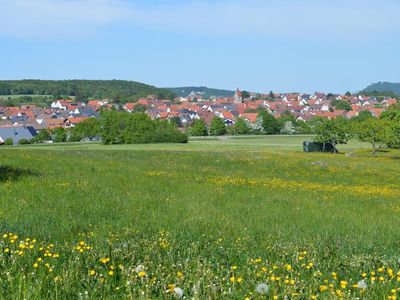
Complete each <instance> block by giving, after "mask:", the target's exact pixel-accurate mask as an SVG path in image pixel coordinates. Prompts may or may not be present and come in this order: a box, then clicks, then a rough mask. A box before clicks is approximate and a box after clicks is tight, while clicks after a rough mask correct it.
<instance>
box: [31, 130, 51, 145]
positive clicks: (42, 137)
mask: <svg viewBox="0 0 400 300" xmlns="http://www.w3.org/2000/svg"><path fill="white" fill-rule="evenodd" d="M44 141H51V135H50V132H49V131H48V130H47V129H43V130H40V131H39V132H38V134H37V136H35V137H34V138H33V139H32V142H33V143H43V142H44Z"/></svg>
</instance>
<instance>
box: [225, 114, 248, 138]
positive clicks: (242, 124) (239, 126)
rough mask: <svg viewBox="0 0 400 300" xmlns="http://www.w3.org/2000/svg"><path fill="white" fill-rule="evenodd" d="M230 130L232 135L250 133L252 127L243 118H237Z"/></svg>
mask: <svg viewBox="0 0 400 300" xmlns="http://www.w3.org/2000/svg"><path fill="white" fill-rule="evenodd" d="M229 132H230V134H232V135H242V134H249V133H250V127H249V126H248V125H247V122H246V121H245V120H244V119H243V118H237V120H236V123H235V124H234V125H232V126H231V127H230V128H229Z"/></svg>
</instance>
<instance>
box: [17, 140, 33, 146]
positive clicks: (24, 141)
mask: <svg viewBox="0 0 400 300" xmlns="http://www.w3.org/2000/svg"><path fill="white" fill-rule="evenodd" d="M30 143H31V142H30V141H29V140H27V139H20V140H19V141H18V144H19V145H29V144H30Z"/></svg>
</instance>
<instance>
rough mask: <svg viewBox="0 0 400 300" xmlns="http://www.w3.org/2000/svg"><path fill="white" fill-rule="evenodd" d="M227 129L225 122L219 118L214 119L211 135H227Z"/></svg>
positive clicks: (211, 125)
mask: <svg viewBox="0 0 400 300" xmlns="http://www.w3.org/2000/svg"><path fill="white" fill-rule="evenodd" d="M226 132H227V129H226V126H225V123H224V120H223V119H221V118H219V117H214V118H213V119H212V121H211V124H210V135H214V136H219V135H224V134H226Z"/></svg>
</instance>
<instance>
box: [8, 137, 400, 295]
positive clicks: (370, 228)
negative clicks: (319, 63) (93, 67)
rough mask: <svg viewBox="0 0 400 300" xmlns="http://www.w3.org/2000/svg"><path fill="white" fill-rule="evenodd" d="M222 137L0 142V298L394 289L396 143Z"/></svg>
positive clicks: (398, 248)
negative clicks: (176, 141)
mask: <svg viewBox="0 0 400 300" xmlns="http://www.w3.org/2000/svg"><path fill="white" fill-rule="evenodd" d="M260 139H262V138H260ZM220 143H222V144H221V146H222V147H221V149H220V150H218V148H217V147H215V142H213V143H212V146H210V147H209V148H208V146H207V141H197V142H195V143H193V142H192V143H189V145H169V146H163V145H159V146H157V147H156V146H152V145H149V147H148V148H146V147H144V146H129V147H128V146H124V147H121V148H118V147H113V148H108V147H106V146H101V145H76V146H74V145H71V146H64V147H58V146H47V147H44V146H41V147H35V146H30V147H16V148H11V147H4V148H1V149H0V201H1V206H0V221H1V223H0V230H1V234H0V298H1V299H178V298H182V299H397V298H398V297H400V230H399V229H400V197H399V196H400V185H399V184H400V179H399V177H398V170H400V160H397V159H396V158H395V156H396V155H397V154H396V153H398V152H396V151H394V152H393V153H392V155H388V153H385V155H384V156H380V157H379V156H378V157H376V158H373V157H372V156H368V155H365V153H364V152H363V151H360V152H359V153H360V154H356V155H353V156H345V155H331V154H305V153H302V152H300V151H296V149H285V148H284V147H282V146H279V147H273V146H270V147H269V146H266V147H260V145H259V144H257V142H255V143H256V145H257V146H254V147H252V146H251V145H250V146H249V144H246V146H243V147H241V146H240V143H238V144H235V145H229V144H224V142H223V141H221V142H220ZM247 143H250V144H251V143H252V142H247ZM193 144H194V146H193ZM196 146H198V147H196Z"/></svg>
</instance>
